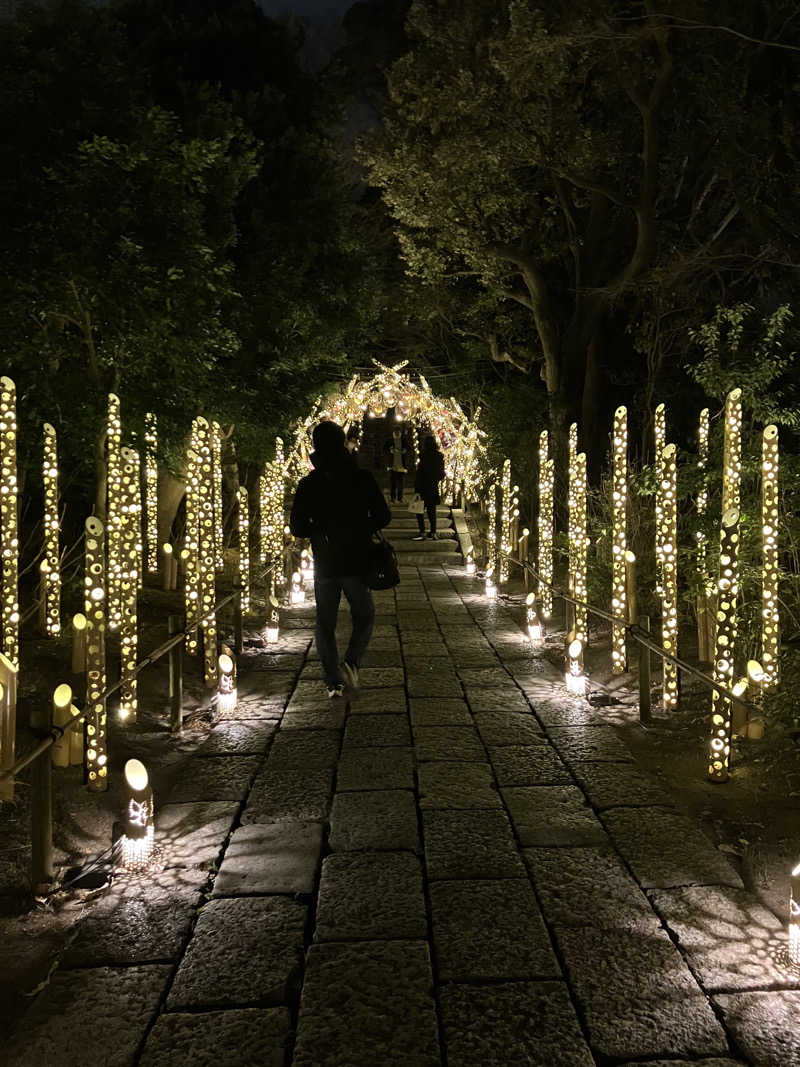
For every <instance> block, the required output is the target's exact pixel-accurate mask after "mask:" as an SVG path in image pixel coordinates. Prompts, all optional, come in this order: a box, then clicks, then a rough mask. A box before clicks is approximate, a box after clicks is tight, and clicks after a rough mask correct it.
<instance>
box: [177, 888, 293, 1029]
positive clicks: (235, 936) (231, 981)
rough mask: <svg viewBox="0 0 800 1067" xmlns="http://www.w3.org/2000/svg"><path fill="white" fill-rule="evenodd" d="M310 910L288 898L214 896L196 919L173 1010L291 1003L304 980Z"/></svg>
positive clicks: (182, 963)
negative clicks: (218, 897) (303, 972)
mask: <svg viewBox="0 0 800 1067" xmlns="http://www.w3.org/2000/svg"><path fill="white" fill-rule="evenodd" d="M306 910H307V909H306V906H305V905H304V904H298V903H296V902H295V901H293V900H290V899H288V898H286V897H241V898H238V899H233V900H212V901H211V902H210V903H209V904H207V905H206V907H205V908H203V910H202V911H201V912H200V915H199V917H198V919H197V925H196V926H195V929H194V935H193V936H192V939H191V941H190V942H189V947H188V949H187V950H186V955H185V956H184V957H183V960H182V961H181V964H180V966H179V967H178V971H177V974H176V975H175V981H174V982H173V984H172V988H171V990H170V992H169V996H168V998H167V1008H168V1010H169V1011H179V1010H180V1009H182V1008H184V1009H185V1008H192V1009H197V1008H211V1007H229V1006H236V1007H246V1006H249V1005H255V1004H282V1003H286V1001H287V998H288V997H289V996H290V995H291V991H292V988H293V987H294V986H295V985H296V983H297V982H298V979H299V973H300V966H301V963H302V958H303V929H304V927H305V921H306Z"/></svg>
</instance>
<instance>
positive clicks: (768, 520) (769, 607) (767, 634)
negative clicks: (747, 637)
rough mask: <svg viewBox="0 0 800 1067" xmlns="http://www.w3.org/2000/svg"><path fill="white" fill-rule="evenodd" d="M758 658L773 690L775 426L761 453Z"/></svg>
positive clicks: (776, 653)
mask: <svg viewBox="0 0 800 1067" xmlns="http://www.w3.org/2000/svg"><path fill="white" fill-rule="evenodd" d="M761 560H762V562H761V659H762V660H763V664H764V669H763V684H764V688H765V689H773V688H774V687H775V686H776V685H777V684H778V681H779V679H780V609H779V606H778V604H779V601H778V574H779V560H778V427H777V426H767V427H766V428H765V430H764V433H763V437H762V453H761Z"/></svg>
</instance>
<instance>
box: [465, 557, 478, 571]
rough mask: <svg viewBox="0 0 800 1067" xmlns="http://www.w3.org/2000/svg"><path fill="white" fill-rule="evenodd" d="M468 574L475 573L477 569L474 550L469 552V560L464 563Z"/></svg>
mask: <svg viewBox="0 0 800 1067" xmlns="http://www.w3.org/2000/svg"><path fill="white" fill-rule="evenodd" d="M464 567H465V570H466V572H467V574H474V573H475V571H476V569H477V568H476V567H475V560H474V559H473V556H472V552H468V553H467V561H466V563H465V565H464Z"/></svg>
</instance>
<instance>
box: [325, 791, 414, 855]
mask: <svg viewBox="0 0 800 1067" xmlns="http://www.w3.org/2000/svg"><path fill="white" fill-rule="evenodd" d="M329 844H330V847H331V850H332V851H333V852H362V851H364V852H366V851H372V852H375V851H384V852H386V851H389V852H391V851H395V850H398V849H408V850H410V851H412V852H417V851H419V833H418V830H417V808H416V804H415V803H414V794H413V793H411V792H409V791H407V790H404V789H386V790H373V791H370V792H364V793H337V794H336V796H335V798H334V801H333V811H332V813H331V832H330V838H329Z"/></svg>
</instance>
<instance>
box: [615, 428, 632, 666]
mask: <svg viewBox="0 0 800 1067" xmlns="http://www.w3.org/2000/svg"><path fill="white" fill-rule="evenodd" d="M613 444H614V458H613V479H612V491H611V500H612V510H613V514H614V526H613V535H612V543H611V570H612V578H611V611H612V614H614V615H616V616H618V617H619V618H621V619H624V618H625V617H626V610H627V607H626V597H625V550H626V548H627V547H628V546H627V522H626V515H627V499H628V484H627V482H628V412H627V409H626V408H624V407H618V408H617V410H616V411H615V412H614V437H613ZM611 643H612V647H611V665H612V670H613V672H614V674H622V672H623V671H624V670H625V667H626V663H627V656H626V651H625V625H624V623H622V622H615V623H612V628H611Z"/></svg>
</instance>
